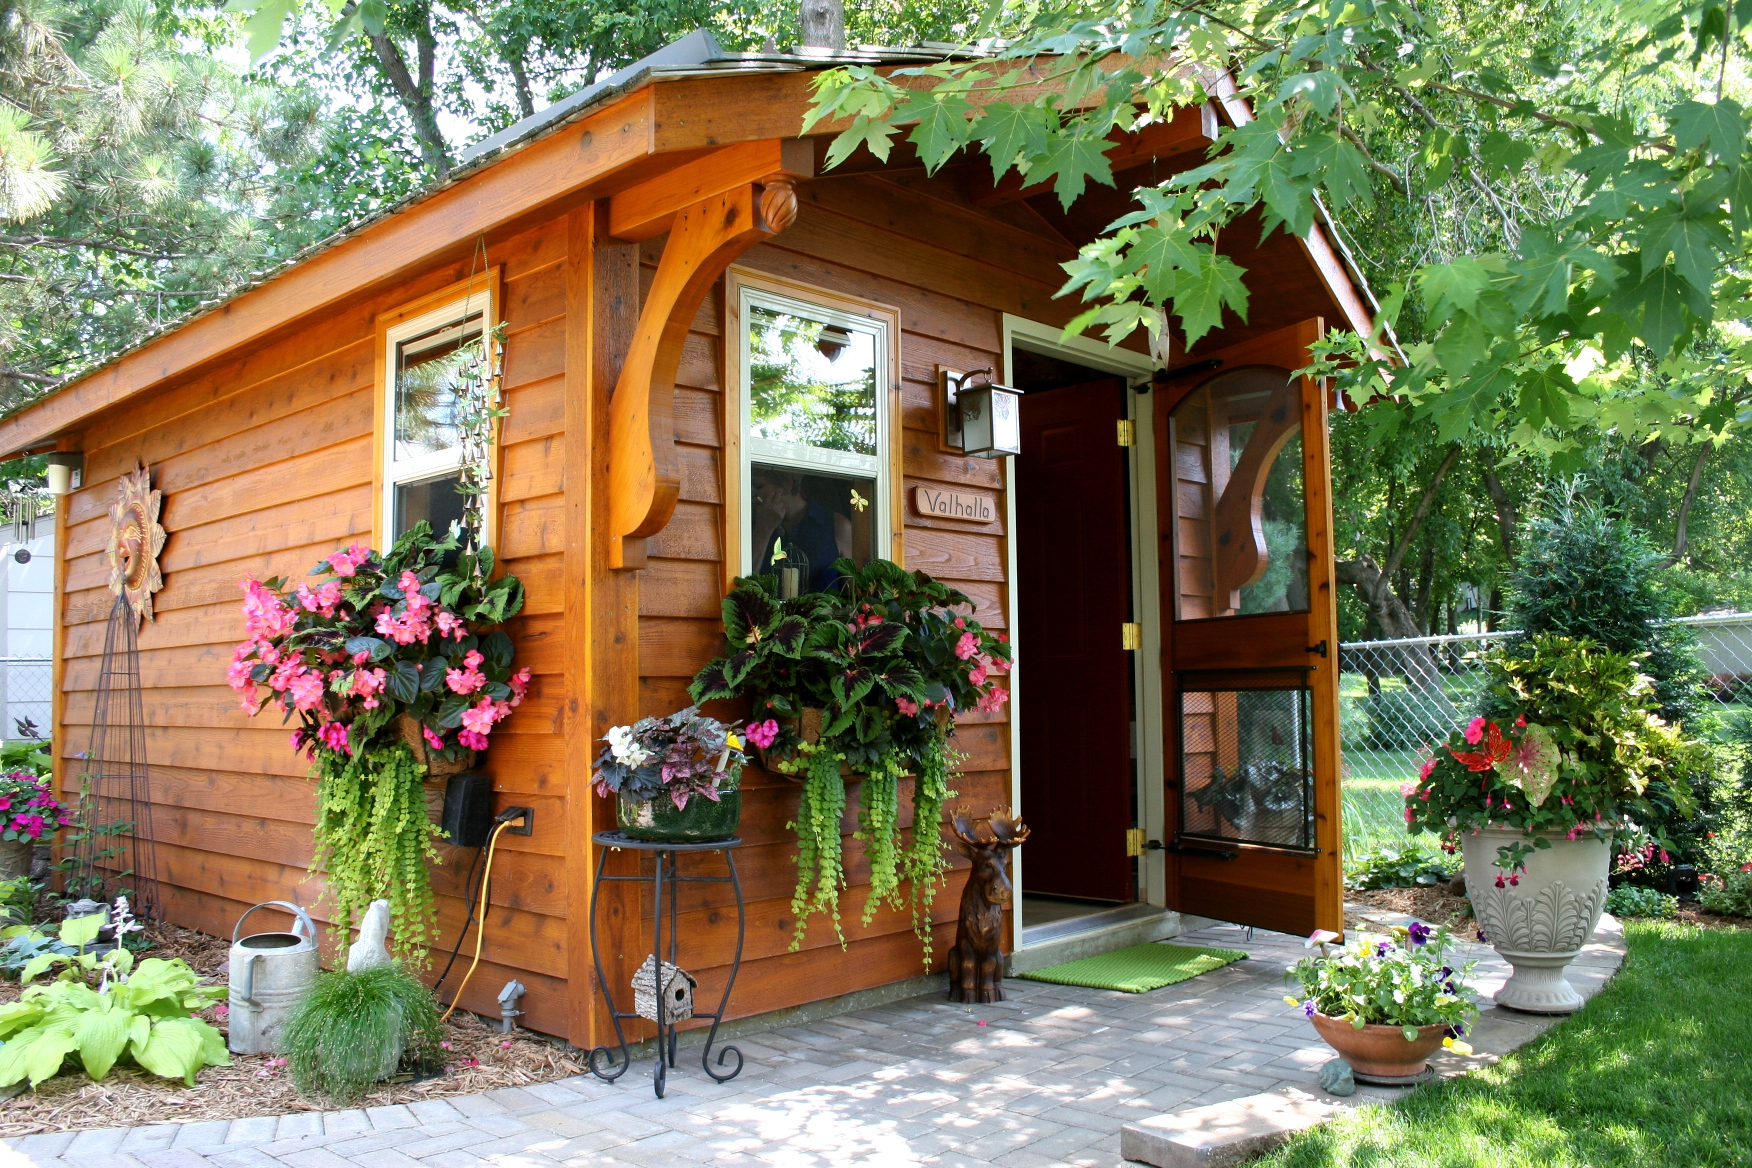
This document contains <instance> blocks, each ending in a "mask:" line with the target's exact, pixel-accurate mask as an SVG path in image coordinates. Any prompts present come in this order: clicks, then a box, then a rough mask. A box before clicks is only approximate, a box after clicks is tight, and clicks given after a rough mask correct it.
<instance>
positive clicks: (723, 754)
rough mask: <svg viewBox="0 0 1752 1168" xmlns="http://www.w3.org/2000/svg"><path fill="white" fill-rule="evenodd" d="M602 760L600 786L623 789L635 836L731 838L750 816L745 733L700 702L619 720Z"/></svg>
mask: <svg viewBox="0 0 1752 1168" xmlns="http://www.w3.org/2000/svg"><path fill="white" fill-rule="evenodd" d="M604 741H605V742H607V743H608V745H607V746H606V747H605V748H604V749H603V751H602V754H601V755H600V756H598V758H597V760H596V791H597V794H599V795H605V796H606V795H616V796H618V797H619V798H618V800H617V804H616V806H617V808H618V810H617V818H618V821H619V823H620V828H621V831H622V832H624V833H625V834H626V835H628V836H630V837H632V838H633V839H641V840H660V841H665V842H670V843H706V842H709V841H711V840H723V839H729V838H730V837H731V836H733V835H735V834H736V828H737V825H738V824H739V823H740V822H741V820H742V786H741V784H742V766H743V763H744V761H746V757H747V756H745V755H744V754H743V753H742V739H741V738H739V737H737V736H736V735H735V734H733V733H731V732H730V730H729V728H728V727H726V726H725V725H724V723H722V722H720V721H718V720H717V719H716V718H708V717H706V716H705V715H704V714H701V713H700V712H699V708H698V707H697V706H689V707H688V708H687V709H685V710H681V711H679V712H677V713H674V714H670V715H669V716H668V717H666V718H640V719H639V720H638V721H637V722H634V723H633V724H632V725H631V726H616V727H615V728H614V729H612V730H610V731H609V732H608V735H607V736H606V738H605V739H604Z"/></svg>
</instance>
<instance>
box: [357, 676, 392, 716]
mask: <svg viewBox="0 0 1752 1168" xmlns="http://www.w3.org/2000/svg"><path fill="white" fill-rule="evenodd" d="M388 677H389V675H388V674H387V673H385V672H384V671H383V670H381V669H359V670H355V671H354V672H353V694H354V696H355V697H360V698H363V699H364V706H365V708H366V709H367V710H375V709H376V708H377V707H378V706H379V705H381V704H382V703H381V702H379V701H378V700H377V695H378V694H380V693H382V692H383V687H384V685H385V684H386V683H387V680H388Z"/></svg>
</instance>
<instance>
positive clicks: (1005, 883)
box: [949, 807, 1028, 1002]
mask: <svg viewBox="0 0 1752 1168" xmlns="http://www.w3.org/2000/svg"><path fill="white" fill-rule="evenodd" d="M987 821H988V827H989V831H981V830H980V827H979V822H978V821H977V820H975V819H974V818H973V815H972V813H971V812H970V811H969V810H968V809H967V808H965V807H958V808H956V809H955V811H954V812H953V813H952V814H951V815H950V817H949V822H950V825H951V827H952V829H953V830H954V832H955V838H956V839H957V840H958V841H960V846H961V850H962V852H964V853H965V854H966V855H967V858H968V859H970V860H972V861H973V871H972V872H970V873H968V877H967V887H965V888H964V889H962V890H961V922H960V924H959V925H958V926H957V927H956V930H955V947H954V948H953V949H951V950H949V1000H950V1001H951V1002H1001V1001H1003V1000H1004V987H1003V984H1002V983H1003V980H1004V949H1003V943H1004V908H1005V906H1006V905H1008V904H1009V903H1010V901H1011V900H1013V899H1014V898H1015V892H1014V891H1013V890H1012V888H1011V885H1010V873H1009V866H1008V865H1007V864H1006V863H1005V861H1006V860H1007V859H1008V858H1009V852H1010V849H1011V848H1014V847H1016V846H1018V845H1020V844H1021V843H1022V841H1023V840H1025V839H1027V838H1028V828H1027V827H1025V826H1023V823H1022V818H1021V816H1019V815H1017V814H1016V813H1015V812H1014V811H1012V810H1010V809H1009V808H1008V807H994V808H992V813H991V815H990V816H988V817H987Z"/></svg>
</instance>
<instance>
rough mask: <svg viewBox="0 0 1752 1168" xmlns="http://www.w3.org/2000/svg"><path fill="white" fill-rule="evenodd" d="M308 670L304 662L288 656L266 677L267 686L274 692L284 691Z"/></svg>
mask: <svg viewBox="0 0 1752 1168" xmlns="http://www.w3.org/2000/svg"><path fill="white" fill-rule="evenodd" d="M308 672H309V670H307V669H306V668H305V667H304V662H302V661H300V660H299V659H298V658H296V657H288V658H286V659H285V660H284V661H282V662H280V664H279V666H278V667H277V668H275V670H274V672H273V673H272V674H271V675H270V676H269V677H268V687H269V688H270V689H272V690H273V691H274V692H275V693H285V692H286V691H287V690H289V689H291V688H292V683H293V682H294V681H296V680H297V679H298V678H300V677H302V676H303V675H304V674H306V673H308Z"/></svg>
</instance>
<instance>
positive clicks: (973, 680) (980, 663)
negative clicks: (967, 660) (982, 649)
mask: <svg viewBox="0 0 1752 1168" xmlns="http://www.w3.org/2000/svg"><path fill="white" fill-rule="evenodd" d="M990 664H991V662H989V661H987V660H986V659H985V658H983V657H980V658H976V659H975V660H974V663H973V665H972V666H971V667H970V668H969V669H968V671H967V680H968V682H969V683H970V684H971V685H973V686H974V688H976V689H977V688H979V687H980V686H982V685H984V684H985V680H986V666H988V665H990Z"/></svg>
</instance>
